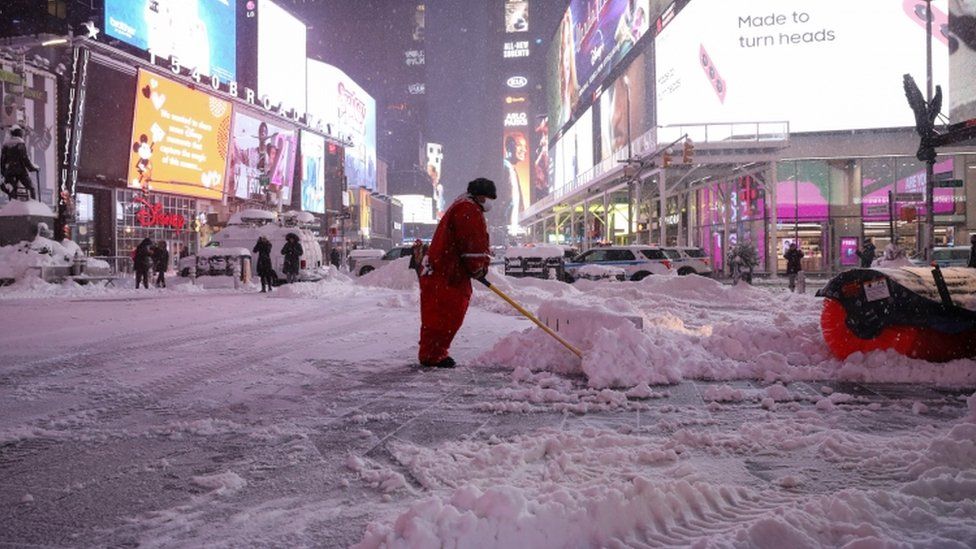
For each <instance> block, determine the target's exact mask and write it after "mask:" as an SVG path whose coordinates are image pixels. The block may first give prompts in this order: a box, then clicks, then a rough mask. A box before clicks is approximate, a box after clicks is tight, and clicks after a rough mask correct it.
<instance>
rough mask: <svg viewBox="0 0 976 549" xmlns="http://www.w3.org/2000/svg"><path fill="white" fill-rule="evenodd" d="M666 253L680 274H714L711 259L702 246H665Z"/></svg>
mask: <svg viewBox="0 0 976 549" xmlns="http://www.w3.org/2000/svg"><path fill="white" fill-rule="evenodd" d="M664 253H665V254H667V256H668V258H669V259H671V262H672V264H673V267H674V270H676V271H677V272H678V274H679V275H681V276H685V275H690V274H697V275H703V276H708V275H711V274H712V265H711V261H710V260H709V259H708V254H707V253H705V250H703V249H701V248H695V247H693V246H674V247H670V248H664Z"/></svg>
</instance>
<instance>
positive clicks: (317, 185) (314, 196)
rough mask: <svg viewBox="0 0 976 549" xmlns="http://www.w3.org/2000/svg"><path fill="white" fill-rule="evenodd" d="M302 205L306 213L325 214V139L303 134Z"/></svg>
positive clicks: (319, 136) (306, 133) (312, 134)
mask: <svg viewBox="0 0 976 549" xmlns="http://www.w3.org/2000/svg"><path fill="white" fill-rule="evenodd" d="M301 139H302V203H301V208H302V209H303V210H305V211H306V212H315V213H325V138H324V137H322V136H321V135H316V134H314V133H310V132H305V131H303V132H301Z"/></svg>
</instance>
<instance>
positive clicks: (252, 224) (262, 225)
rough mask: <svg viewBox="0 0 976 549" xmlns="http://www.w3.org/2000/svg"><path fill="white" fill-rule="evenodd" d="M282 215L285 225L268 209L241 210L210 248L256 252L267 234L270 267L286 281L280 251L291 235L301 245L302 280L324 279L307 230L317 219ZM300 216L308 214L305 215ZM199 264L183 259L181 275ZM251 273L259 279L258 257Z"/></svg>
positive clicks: (319, 253) (317, 249) (314, 243)
mask: <svg viewBox="0 0 976 549" xmlns="http://www.w3.org/2000/svg"><path fill="white" fill-rule="evenodd" d="M288 214H289V215H283V216H282V217H283V218H284V221H285V222H284V223H282V222H279V221H278V215H277V214H276V213H275V212H269V211H265V210H242V211H240V212H237V213H235V214H234V215H232V216H231V218H230V221H228V222H227V226H226V227H224V228H223V229H221V230H220V232H218V233H216V234H214V236H213V241H212V242H211V243H210V244H209V246H219V247H221V248H246V249H248V250H252V249H254V245H255V244H256V243H257V241H258V237H259V236H261V235H264V236H266V237H267V238H268V240H270V241H271V267H272V268H273V269H274V271H275V274H276V275H277V276H278V277H279V278H284V275H283V274H282V272H283V271H282V267H283V265H284V262H285V256H283V255H281V248H282V247H283V246H284V245H285V237H286V236H287V235H288V233H294V234H296V235H298V241H299V243H301V245H302V257H301V258H300V262H299V265H300V269H299V272H298V279H299V280H319V279H321V278H322V276H323V273H322V265H323V263H322V249H321V248H320V247H319V243H318V241H317V240H316V239H315V235H314V234H312V231H310V230H308V228H307V227H308V225H309V224H310V221H309V219H308V218H309V217H311V218H312V219H311V222H314V217H313V216H312V215H311V214H309V213H308V212H296V214H292V213H291V212H288ZM301 214H305V215H304V216H302V215H301ZM195 261H196V258H195V257H194V256H189V257H185V258H183V259H181V260H180V274H181V275H182V276H188V275H189V266H190V265H192V264H193V262H195ZM251 274H252V275H254V276H257V257H256V256H255V257H252V260H251Z"/></svg>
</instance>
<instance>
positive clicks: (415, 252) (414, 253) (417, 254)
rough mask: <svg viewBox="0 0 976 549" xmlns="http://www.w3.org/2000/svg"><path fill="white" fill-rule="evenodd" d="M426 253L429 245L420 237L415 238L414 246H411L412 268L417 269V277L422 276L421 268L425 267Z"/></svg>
mask: <svg viewBox="0 0 976 549" xmlns="http://www.w3.org/2000/svg"><path fill="white" fill-rule="evenodd" d="M426 253H427V246H425V245H424V243H423V241H422V240H420V239H419V238H418V239H417V240H414V242H413V246H412V247H411V248H410V268H411V269H413V270H414V271H417V277H420V270H421V268H422V267H423V262H424V255H425V254H426Z"/></svg>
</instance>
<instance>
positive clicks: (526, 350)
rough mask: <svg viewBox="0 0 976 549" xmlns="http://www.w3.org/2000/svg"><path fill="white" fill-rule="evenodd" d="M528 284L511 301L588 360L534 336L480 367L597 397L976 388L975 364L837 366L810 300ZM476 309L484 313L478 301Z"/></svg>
mask: <svg viewBox="0 0 976 549" xmlns="http://www.w3.org/2000/svg"><path fill="white" fill-rule="evenodd" d="M528 281H529V279H518V280H514V279H513V280H510V281H509V284H508V287H507V288H506V290H507V291H506V293H508V295H510V296H511V297H513V298H514V299H515V300H516V301H518V302H520V303H522V304H523V305H526V306H527V307H528V308H529V310H530V311H533V312H538V313H539V316H555V317H560V318H564V319H571V322H570V323H569V324H565V323H563V324H562V325H560V326H558V327H557V326H551V327H552V328H553V329H556V330H557V331H558V332H559V333H560V335H561V336H562V337H564V338H565V339H567V340H568V341H569V342H571V343H572V344H573V345H575V346H577V347H578V348H580V349H581V350H582V351H583V360H582V361H580V360H579V359H578V358H577V357H576V356H575V355H573V354H572V353H570V352H569V351H567V350H566V349H565V348H564V347H562V346H561V345H560V344H559V343H558V342H557V341H555V340H554V339H553V338H551V337H550V336H549V335H548V334H546V333H545V332H543V331H542V330H541V329H539V328H534V327H533V328H528V329H526V330H524V331H521V332H516V333H513V334H511V335H509V336H508V337H505V338H502V340H500V341H499V342H498V343H496V344H495V346H494V347H493V348H492V349H491V350H489V351H487V352H486V353H484V354H483V355H482V356H480V357H479V358H478V360H477V362H478V363H480V364H486V365H488V364H490V365H504V366H508V367H510V368H512V370H517V369H519V368H526V369H528V370H530V371H533V372H540V371H550V372H555V373H560V374H573V375H583V376H585V377H586V379H587V384H588V386H589V387H591V388H607V387H619V388H628V387H634V386H638V385H640V384H651V385H653V384H662V383H677V382H680V381H682V380H684V379H706V380H735V379H757V380H760V381H763V382H765V383H770V384H772V383H776V382H790V381H800V380H817V379H844V380H851V381H861V382H884V383H888V382H890V383H934V384H936V385H941V386H954V387H959V386H973V385H976V367H974V361H973V360H959V361H954V362H950V363H946V364H933V363H929V362H925V361H920V360H914V359H910V358H907V357H905V356H902V355H898V354H897V353H895V352H893V351H884V352H874V353H871V354H868V355H864V354H861V353H855V354H854V355H851V356H850V357H848V358H847V359H846V360H845V361H839V360H836V359H834V358H832V357H831V356H830V355H829V353H828V351H827V348H826V345H825V344H824V341H823V336H822V333H821V330H820V325H819V323H820V311H821V308H822V303H823V301H822V299H820V298H817V297H815V296H812V295H803V294H792V293H786V292H783V291H777V290H768V289H763V288H756V287H752V286H748V285H744V284H743V285H738V286H726V285H722V284H719V283H717V282H715V281H714V280H711V279H708V278H705V277H694V276H689V277H648V278H646V279H644V280H643V281H641V282H639V283H630V282H628V283H624V284H596V283H590V284H580V283H577V284H574V285H572V286H573V287H575V288H574V291H572V292H567V290H566V288H567V285H565V284H560V283H557V282H550V281H532V282H528ZM557 288H558V290H557ZM580 290H583V291H580ZM474 303H475V304H476V305H479V306H480V305H481V301H480V300H479V299H476V300H475V301H474ZM492 310H495V308H494V307H492ZM499 312H501V311H499ZM516 314H517V313H516ZM613 316H616V317H619V318H624V319H632V318H633V317H638V318H640V319H641V320H642V322H641V323H639V324H642V327H638V325H637V324H635V323H633V322H630V321H627V322H619V323H618V322H609V323H608V321H607V319H608V318H611V317H613ZM775 401H776V399H773V400H772V402H775ZM832 404H835V402H832V401H828V402H825V403H824V404H822V408H823V409H825V410H829V409H830V405H832Z"/></svg>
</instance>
